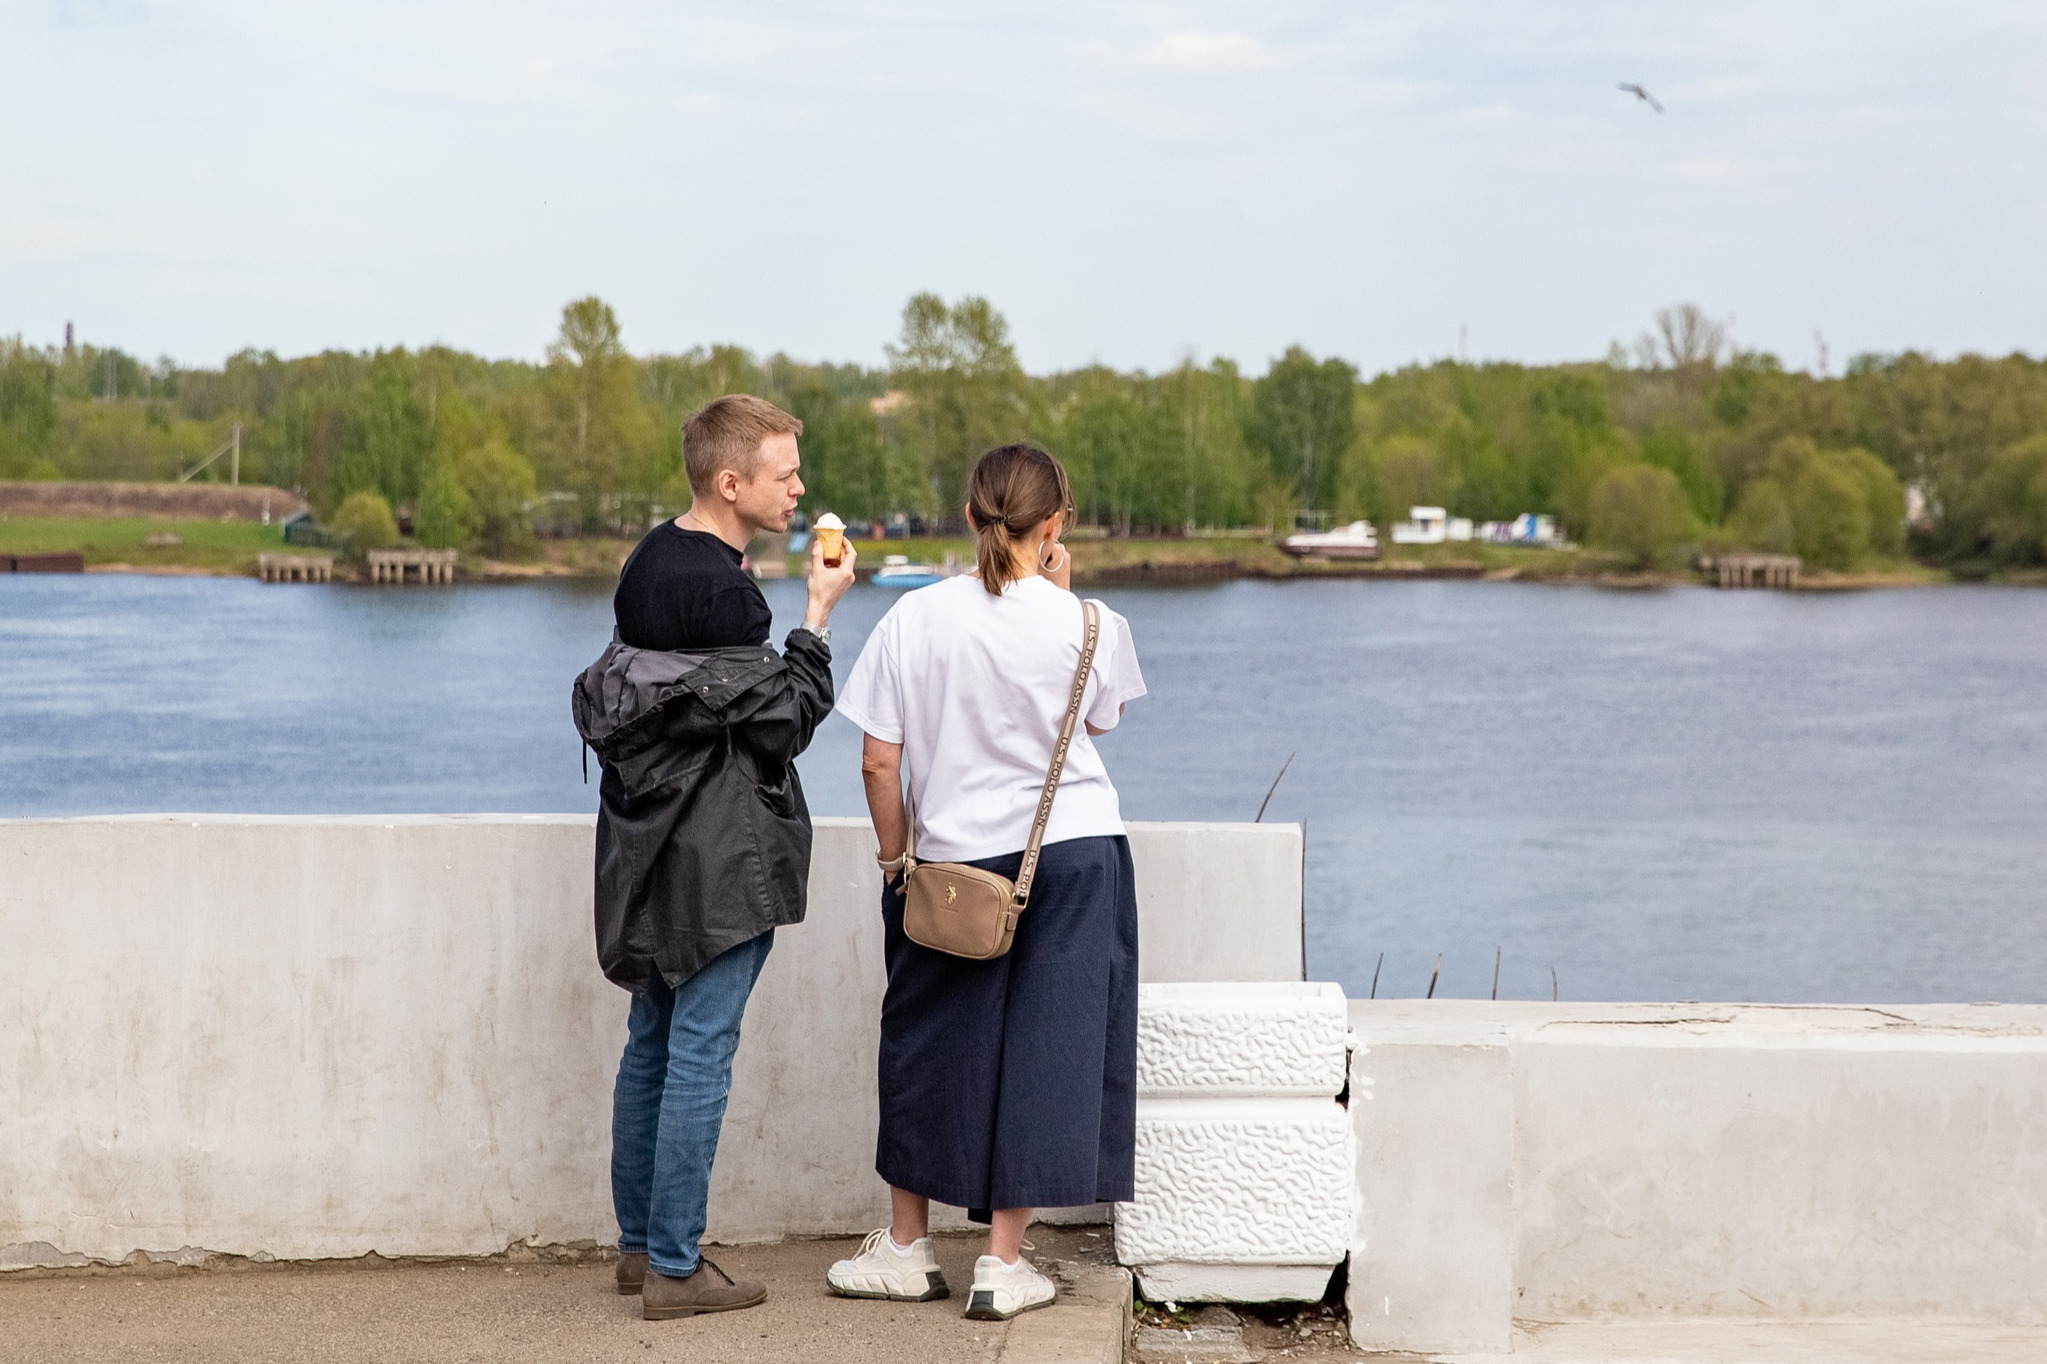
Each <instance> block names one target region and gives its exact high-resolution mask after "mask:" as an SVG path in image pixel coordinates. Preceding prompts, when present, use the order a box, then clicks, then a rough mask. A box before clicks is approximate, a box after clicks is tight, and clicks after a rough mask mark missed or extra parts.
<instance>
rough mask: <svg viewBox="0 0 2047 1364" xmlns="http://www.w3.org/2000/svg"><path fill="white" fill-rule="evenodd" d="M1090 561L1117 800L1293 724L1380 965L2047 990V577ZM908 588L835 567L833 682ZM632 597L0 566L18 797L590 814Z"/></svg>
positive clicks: (1248, 780)
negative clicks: (2008, 579) (605, 701)
mask: <svg viewBox="0 0 2047 1364" xmlns="http://www.w3.org/2000/svg"><path fill="white" fill-rule="evenodd" d="M767 591H768V596H769V600H770V602H771V603H772V605H773V606H774V608H775V611H776V616H777V621H778V624H777V633H776V638H777V640H778V641H779V639H780V637H781V633H782V631H784V630H785V629H786V628H787V627H788V626H789V625H791V624H793V623H794V622H795V620H796V619H798V618H799V616H800V612H801V608H802V588H801V585H800V584H798V583H771V584H768V585H767ZM1100 595H1101V596H1102V597H1103V598H1104V599H1106V600H1107V601H1108V602H1109V604H1110V605H1112V606H1113V607H1115V608H1116V609H1117V610H1119V611H1121V612H1123V613H1124V614H1125V615H1127V616H1128V617H1129V618H1130V620H1131V622H1132V625H1133V628H1134V630H1135V633H1136V636H1137V641H1138V646H1139V650H1140V654H1141V657H1142V661H1143V665H1144V670H1145V674H1146V678H1147V680H1148V681H1149V683H1150V686H1151V695H1150V696H1149V697H1147V698H1145V699H1144V700H1143V701H1140V702H1138V703H1136V704H1133V705H1132V706H1131V708H1130V712H1129V715H1128V718H1127V719H1126V720H1125V722H1124V724H1123V725H1122V726H1121V727H1120V728H1119V729H1118V730H1117V731H1116V732H1115V733H1114V734H1113V735H1111V736H1110V737H1108V738H1105V739H1103V740H1102V741H1101V743H1102V746H1103V751H1104V754H1105V756H1106V758H1107V760H1108V763H1109V766H1110V771H1111V773H1112V774H1113V775H1114V777H1115V778H1116V781H1117V784H1118V786H1119V788H1120V789H1121V791H1122V793H1123V798H1124V813H1125V815H1126V816H1127V817H1129V818H1132V819H1250V818H1251V817H1252V816H1253V815H1254V814H1255V813H1256V812H1257V810H1258V806H1259V802H1260V800H1261V798H1262V797H1263V796H1264V794H1265V791H1266V788H1267V786H1268V785H1269V784H1270V783H1271V781H1272V778H1273V776H1274V774H1275V773H1276V772H1278V770H1279V768H1280V765H1281V763H1282V762H1283V761H1284V760H1285V759H1286V758H1287V756H1288V754H1289V753H1295V754H1297V756H1296V757H1295V759H1294V762H1293V766H1292V768H1291V769H1290V770H1289V771H1288V772H1287V774H1286V777H1285V779H1284V780H1283V781H1282V782H1281V783H1280V786H1279V788H1278V791H1277V792H1276V793H1275V794H1274V796H1273V798H1272V802H1271V808H1270V809H1269V811H1268V812H1267V814H1266V818H1267V819H1276V820H1291V821H1299V822H1301V823H1302V824H1304V825H1305V826H1306V830H1307V849H1308V852H1307V899H1308V905H1307V909H1308V921H1307V922H1308V928H1307V932H1308V944H1307V946H1308V961H1309V970H1310V974H1311V975H1312V976H1314V977H1316V978H1318V979H1333V980H1338V981H1341V982H1342V983H1343V984H1344V986H1345V987H1346V989H1347V990H1348V991H1349V992H1350V993H1352V994H1354V995H1363V994H1366V993H1368V992H1369V991H1370V990H1371V988H1372V980H1373V976H1374V973H1375V972H1377V973H1378V976H1379V979H1378V993H1379V994H1381V995H1398V996H1414V995H1419V994H1422V993H1423V992H1424V991H1425V990H1426V988H1427V986H1428V981H1429V976H1430V973H1431V970H1432V968H1433V964H1434V962H1435V959H1436V956H1437V954H1439V953H1440V954H1441V955H1442V962H1443V964H1442V977H1441V981H1440V983H1439V985H1438V986H1437V993H1438V994H1439V995H1452V996H1465V997H1473V996H1475V997H1484V996H1485V995H1486V994H1488V993H1489V992H1490V991H1491V988H1492V974H1493V964H1494V957H1495V952H1496V951H1497V952H1498V954H1499V960H1500V986H1499V989H1500V995H1501V996H1502V997H1503V998H1509V997H1511V998H1548V997H1549V995H1550V993H1551V989H1552V975H1551V972H1552V970H1553V969H1554V972H1555V977H1554V979H1555V982H1556V988H1557V989H1558V990H1559V991H1560V993H1561V994H1562V996H1563V997H1564V998H1566V999H1603V1000H1616V999H1699V1000H1775V1001H1786V1002H1794V1001H1815V1002H1817V1001H1863V1002H1871V1001H1894V1002H1912V1001H1929V1000H1992V999H1996V1000H2006V1001H2028V1002H2047V839H2043V837H2042V830H2043V829H2047V689H2043V683H2047V592H2039V591H2029V590H2023V589H1998V588H1963V587H1954V588H1937V589H1932V588H1930V589H1923V590H1912V591H1889V592H1867V593H1844V594H1833V595H1823V594H1800V595H1784V594H1776V593H1721V592H1713V591H1709V590H1698V589H1672V590H1664V591H1655V592H1619V591H1603V590H1598V589H1591V588H1558V587H1539V586H1531V585H1522V584H1511V583H1469V582H1420V583H1403V584H1388V583H1359V582H1320V583H1252V582H1245V583H1231V584H1224V585H1219V586H1212V587H1200V588H1111V589H1106V590H1104V591H1102V592H1101V593H1100ZM893 600H894V594H892V593H891V592H889V591H888V590H887V589H882V588H875V587H872V586H867V585H862V586H861V587H858V588H856V589H855V590H854V592H853V593H852V594H851V595H850V596H849V597H848V598H847V601H846V603H845V604H844V606H842V607H841V609H840V612H839V615H838V618H837V619H836V620H835V621H834V631H835V645H836V653H837V655H838V659H839V663H838V668H839V672H840V676H841V678H843V676H844V673H845V669H846V668H847V667H849V666H850V664H851V661H852V659H853V657H854V655H855V654H856V653H857V652H858V650H859V647H860V644H861V641H862V640H863V639H864V638H865V636H866V633H867V631H868V630H869V629H870V628H871V627H872V625H873V624H874V622H875V621H876V620H877V619H879V617H880V615H881V613H882V612H883V611H885V610H886V609H887V607H888V605H889V604H890V603H891V602H892V601H893ZM610 630H611V619H610V601H609V594H608V587H607V586H604V585H599V584H590V583H563V582H555V583H541V584H531V585H519V586H474V587H470V586H464V587H451V588H408V589H394V588H383V589H374V588H362V587H354V586H343V585H336V586H330V587H308V586H288V587H287V586H269V587H266V586H262V585H259V584H257V583H255V582H252V581H244V580H235V579H208V578H152V577H130V576H113V575H105V576H102V575H92V576H86V577H30V576H12V575H10V576H8V577H0V816H19V815H73V814H89V813H106V812H117V811H170V810H177V811H201V810H210V811H241V812H271V813H291V812H300V813H312V812H356V813H368V812H407V811H436V810H439V811H552V810H591V809H594V808H595V787H594V785H590V786H586V785H584V784H583V781H582V772H581V767H580V765H579V761H578V759H579V753H580V750H579V747H578V745H577V742H576V738H575V734H574V731H573V730H572V729H571V727H570V725H569V720H568V693H569V682H570V679H571V678H572V677H573V675H574V674H575V673H576V671H577V670H578V669H579V668H580V667H581V666H582V665H583V664H585V663H586V662H588V661H589V660H590V659H591V658H593V657H594V656H595V655H596V654H597V652H598V651H599V650H600V649H601V648H602V647H603V645H604V643H605V641H606V640H607V639H608V638H609V637H610ZM858 750H859V735H858V732H857V731H856V730H854V728H853V727H852V726H851V725H850V724H849V723H847V722H846V721H845V720H843V719H841V718H839V717H837V716H834V717H832V718H831V719H830V720H829V721H827V723H826V724H825V726H824V727H823V728H822V729H821V730H820V732H819V734H818V737H817V740H816V742H815V744H814V745H813V747H812V749H811V751H810V752H809V754H807V755H806V756H805V758H804V759H803V760H802V761H801V762H800V763H799V767H800V768H801V771H802V774H803V779H804V783H805V786H806V788H807V790H808V792H809V794H810V801H811V807H812V809H813V810H814V811H815V812H816V813H819V814H859V813H863V812H864V806H863V804H862V802H861V797H860V785H859V777H858V771H857V755H858ZM0 875H4V871H0ZM0 890H4V887H0ZM1382 953H1383V967H1381V965H1380V962H1381V954H1382Z"/></svg>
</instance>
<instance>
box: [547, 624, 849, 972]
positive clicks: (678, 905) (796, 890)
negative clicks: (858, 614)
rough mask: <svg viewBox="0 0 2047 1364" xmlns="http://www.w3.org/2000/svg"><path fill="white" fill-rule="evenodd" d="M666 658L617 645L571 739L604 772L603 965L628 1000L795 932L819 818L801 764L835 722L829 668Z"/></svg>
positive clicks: (591, 675)
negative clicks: (781, 931) (577, 738)
mask: <svg viewBox="0 0 2047 1364" xmlns="http://www.w3.org/2000/svg"><path fill="white" fill-rule="evenodd" d="M783 649H784V652H783V653H781V654H777V653H776V652H775V651H774V649H773V648H771V647H769V646H767V645H762V646H760V647H758V648H734V649H708V650H705V651H703V652H702V653H688V654H685V653H666V652H663V651H660V650H656V649H635V648H633V647H631V646H630V645H626V644H621V643H619V642H618V641H617V640H616V639H614V640H613V641H612V642H611V646H610V647H609V648H607V649H606V650H605V651H604V653H603V654H602V655H601V656H600V657H599V658H598V660H597V661H596V662H595V663H592V664H591V665H590V666H589V667H588V668H586V669H584V670H583V674H582V676H580V677H578V678H577V679H576V685H575V688H574V692H573V695H572V702H571V703H572V707H573V709H574V712H575V717H576V729H577V731H578V732H579V733H581V734H582V736H583V741H584V742H585V743H587V744H588V745H590V748H591V750H592V751H593V752H595V753H596V754H597V757H598V760H599V761H600V762H601V763H602V764H603V766H604V779H603V781H602V782H600V783H599V786H598V796H599V801H600V808H599V811H598V815H597V960H598V962H599V964H601V965H602V966H603V968H604V974H605V975H606V976H607V977H608V978H609V979H610V980H611V981H612V982H613V983H615V984H618V985H622V986H624V987H625V988H626V989H628V990H642V989H645V988H646V987H647V986H648V985H649V984H651V983H652V982H653V980H654V977H655V975H656V974H657V973H658V974H659V975H660V976H661V977H662V978H663V979H665V980H666V981H667V982H668V984H669V985H671V986H675V985H680V984H681V983H682V982H683V981H685V980H688V979H689V978H690V977H691V976H693V975H695V974H696V973H697V972H698V971H700V970H702V969H703V968H704V967H705V966H706V965H707V964H709V962H710V961H711V960H712V959H713V958H714V957H716V956H718V955H719V954H720V953H722V952H724V951H725V950H726V949H727V948H731V947H736V946H738V945H739V944H740V943H743V942H746V941H748V940H749V939H751V938H754V937H757V936H759V935H760V934H762V933H765V932H766V931H768V930H769V929H771V928H777V927H780V926H781V925H783V924H794V923H801V922H802V921H803V911H804V888H805V883H806V881H807V880H808V878H809V875H810V811H809V809H808V808H807V807H806V806H805V805H804V803H803V786H802V783H801V782H799V781H798V780H797V777H796V769H795V767H794V766H792V765H791V764H792V762H793V760H794V759H795V757H796V755H797V754H799V753H801V752H802V751H803V750H804V749H805V748H807V747H808V746H809V744H810V736H811V734H812V733H814V732H815V731H816V729H817V726H818V722H819V721H821V720H823V719H824V717H825V716H826V715H827V714H828V713H830V711H831V708H832V654H831V650H830V649H829V648H828V647H827V646H826V645H825V643H824V642H823V641H822V640H820V639H819V638H818V637H817V636H816V635H814V634H812V633H810V632H809V631H808V630H792V631H791V632H790V634H789V638H788V640H787V641H786V642H785V643H784V644H783Z"/></svg>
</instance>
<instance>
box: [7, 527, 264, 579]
mask: <svg viewBox="0 0 2047 1364" xmlns="http://www.w3.org/2000/svg"><path fill="white" fill-rule="evenodd" d="M170 536H175V537H177V543H176V544H156V545H152V544H150V543H148V542H149V540H151V539H152V538H155V539H158V540H162V539H165V538H167V537H170ZM283 548H284V528H283V527H282V526H281V525H278V524H276V523H275V522H273V523H272V524H270V525H267V526H266V525H263V524H261V523H260V522H255V521H186V520H158V519H156V518H154V517H141V516H136V517H127V516H106V517H99V516H95V517H75V518H74V517H57V516H0V554H41V553H48V552H51V551H56V550H77V551H79V552H80V553H82V554H84V555H85V563H86V567H87V568H99V569H112V568H115V567H117V566H124V565H125V566H127V567H130V568H135V569H141V570H154V571H158V572H167V573H175V572H184V573H220V574H242V573H254V572H255V571H256V556H257V555H259V554H262V553H264V552H266V551H269V550H279V549H283Z"/></svg>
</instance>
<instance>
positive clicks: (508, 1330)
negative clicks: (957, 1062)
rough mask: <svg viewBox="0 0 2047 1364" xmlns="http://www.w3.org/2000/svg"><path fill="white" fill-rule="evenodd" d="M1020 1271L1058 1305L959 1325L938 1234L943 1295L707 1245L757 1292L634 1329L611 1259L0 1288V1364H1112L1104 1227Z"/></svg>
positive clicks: (307, 1269)
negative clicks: (921, 1296) (845, 1292)
mask: <svg viewBox="0 0 2047 1364" xmlns="http://www.w3.org/2000/svg"><path fill="white" fill-rule="evenodd" d="M1031 1240H1032V1241H1033V1243H1035V1245H1036V1246H1037V1250H1036V1252H1035V1253H1034V1256H1033V1258H1034V1259H1035V1260H1036V1261H1037V1262H1038V1264H1039V1266H1040V1267H1041V1268H1044V1269H1046V1270H1047V1271H1048V1272H1053V1273H1055V1274H1056V1275H1057V1277H1059V1278H1060V1279H1061V1280H1062V1293H1061V1300H1060V1302H1059V1303H1058V1304H1056V1305H1054V1306H1053V1307H1050V1308H1046V1309H1043V1310H1041V1311H1037V1312H1031V1313H1027V1314H1025V1315H1024V1316H1022V1317H1019V1318H1017V1319H1016V1320H1015V1321H1013V1322H1007V1323H1004V1322H981V1321H968V1320H966V1319H965V1318H964V1317H962V1316H961V1315H960V1313H961V1311H962V1310H963V1309H964V1308H965V1306H966V1289H967V1286H968V1285H969V1284H971V1283H972V1282H973V1281H974V1257H975V1255H976V1254H977V1253H978V1252H979V1247H980V1245H981V1242H980V1241H979V1240H978V1239H977V1238H971V1237H967V1236H945V1237H941V1238H939V1247H938V1258H939V1262H940V1263H941V1264H942V1265H943V1266H944V1268H945V1277H946V1281H947V1282H948V1283H950V1284H951V1285H952V1288H953V1296H952V1297H951V1298H950V1299H946V1300H942V1301H939V1302H931V1303H893V1302H859V1301H853V1300H850V1299H847V1298H837V1297H833V1296H832V1295H831V1294H830V1293H829V1292H828V1291H827V1290H826V1288H825V1284H824V1271H825V1266H827V1265H828V1264H830V1263H831V1262H832V1261H833V1260H835V1259H837V1258H839V1257H840V1256H842V1255H846V1254H848V1253H850V1252H851V1251H852V1250H853V1249H854V1248H855V1246H856V1245H857V1244H858V1243H857V1242H856V1241H845V1240H833V1241H786V1242H782V1243H780V1244H777V1245H766V1246H731V1247H713V1248H712V1250H711V1256H712V1258H713V1259H715V1260H716V1261H717V1262H718V1263H719V1264H720V1265H722V1266H724V1267H725V1269H727V1270H728V1271H730V1272H731V1273H732V1274H733V1275H734V1276H735V1277H749V1278H760V1279H764V1280H766V1281H767V1284H768V1290H769V1297H768V1301H767V1302H766V1303H764V1304H763V1305H761V1306H760V1307H756V1308H752V1309H750V1310H748V1311H744V1312H724V1313H719V1314H716V1315H713V1316H703V1317H686V1318H683V1319H681V1320H677V1321H645V1320H643V1319H642V1318H641V1316H640V1308H639V1299H638V1298H626V1297H620V1296H619V1295H618V1293H617V1292H616V1290H615V1289H614V1288H613V1286H612V1267H611V1265H610V1264H608V1263H605V1264H539V1263H530V1262H529V1263H505V1262H503V1261H493V1262H471V1263H466V1264H442V1265H421V1264H400V1265H379V1266H374V1267H372V1266H357V1265H353V1264H350V1265H346V1266H297V1265H293V1266H266V1267H260V1268H259V1267H250V1268H235V1269H226V1270H211V1269H196V1270H174V1269H168V1268H166V1269H163V1270H158V1271H140V1272H136V1271H111V1272H106V1273H92V1274H59V1275H56V1276H54V1277H49V1278H40V1279H30V1280H26V1281H20V1280H15V1279H12V1278H7V1279H0V1359H5V1360H8V1361H10V1364H12V1362H13V1361H20V1362H21V1364H43V1361H51V1362H52V1364H54V1362H55V1361H84V1360H90V1361H92V1362H93V1364H141V1362H142V1361H150V1364H156V1362H157V1361H163V1362H165V1364H172V1362H175V1364H186V1362H187V1361H214V1360H222V1361H226V1360H232V1361H237V1364H301V1362H303V1364H333V1362H334V1361H337V1360H347V1361H354V1360H375V1361H378V1364H453V1362H454V1361H470V1360H476V1361H484V1360H488V1361H493V1362H495V1361H501V1360H507V1359H523V1360H536V1361H544V1362H545V1364H582V1361H598V1360H602V1361H606V1364H616V1362H617V1361H620V1360H628V1361H635V1362H637V1361H646V1362H647V1364H654V1361H659V1360H679V1361H687V1362H688V1364H740V1362H741V1361H745V1364H763V1361H781V1360H790V1361H802V1362H803V1364H889V1362H892V1361H917V1364H927V1362H928V1364H1118V1361H1120V1360H1121V1359H1122V1347H1123V1341H1124V1339H1125V1332H1126V1329H1127V1327H1126V1310H1127V1307H1128V1302H1129V1298H1128V1292H1129V1290H1128V1287H1127V1284H1128V1280H1127V1279H1126V1278H1125V1277H1124V1276H1123V1274H1122V1272H1121V1271H1120V1270H1115V1269H1113V1268H1111V1267H1109V1264H1108V1253H1107V1250H1106V1247H1107V1243H1108V1236H1107V1234H1106V1233H1105V1232H1100V1231H1097V1232H1094V1233H1093V1234H1090V1233H1089V1232H1087V1231H1086V1230H1066V1229H1052V1228H1034V1229H1033V1230H1032V1233H1031Z"/></svg>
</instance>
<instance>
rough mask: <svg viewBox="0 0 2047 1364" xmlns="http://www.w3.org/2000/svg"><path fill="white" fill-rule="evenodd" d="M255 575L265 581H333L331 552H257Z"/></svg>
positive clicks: (332, 557)
mask: <svg viewBox="0 0 2047 1364" xmlns="http://www.w3.org/2000/svg"><path fill="white" fill-rule="evenodd" d="M256 576H257V577H259V578H261V579H262V580H263V581H264V582H266V583H327V582H333V581H334V556H333V555H331V554H259V555H257V556H256Z"/></svg>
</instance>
